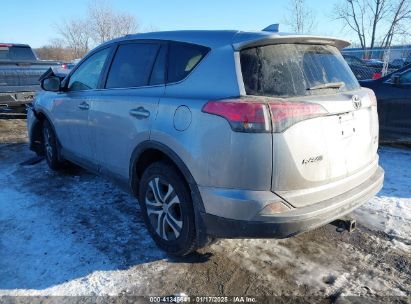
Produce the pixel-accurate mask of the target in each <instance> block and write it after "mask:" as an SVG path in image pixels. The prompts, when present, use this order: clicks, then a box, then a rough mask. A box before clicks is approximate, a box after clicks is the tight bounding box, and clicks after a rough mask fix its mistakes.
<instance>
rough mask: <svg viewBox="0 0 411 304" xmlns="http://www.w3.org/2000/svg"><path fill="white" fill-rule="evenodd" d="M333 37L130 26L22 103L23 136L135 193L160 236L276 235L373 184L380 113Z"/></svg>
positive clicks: (326, 218) (343, 206) (289, 232)
mask: <svg viewBox="0 0 411 304" xmlns="http://www.w3.org/2000/svg"><path fill="white" fill-rule="evenodd" d="M347 45H348V43H347V42H345V41H342V40H338V39H331V38H323V37H311V36H297V35H286V34H278V33H270V32H266V31H262V32H256V33H255V32H237V31H176V32H157V33H145V34H138V35H128V36H126V37H123V38H119V39H116V40H113V41H111V42H108V43H105V44H103V45H101V46H99V47H97V48H96V49H95V50H93V51H92V52H90V53H89V54H88V55H87V56H86V57H85V58H84V59H83V60H82V61H81V62H80V63H79V64H78V65H76V67H75V68H74V69H73V70H72V71H71V73H70V74H69V75H68V76H67V77H66V78H65V79H64V81H61V79H60V78H58V77H49V78H47V79H44V80H43V82H42V86H43V88H44V89H45V90H47V91H49V92H46V93H42V94H39V95H38V96H37V97H36V100H35V102H34V105H33V108H32V109H31V110H30V111H29V114H28V130H29V138H30V148H31V149H32V150H34V151H36V152H37V153H38V154H40V155H45V157H46V160H47V163H48V165H49V166H50V168H51V169H53V170H57V169H60V168H62V167H63V166H64V161H66V160H67V161H70V162H73V163H76V164H78V165H80V166H82V167H84V168H88V169H90V170H92V171H93V172H97V173H99V174H103V175H107V176H111V177H113V178H115V179H116V180H118V181H120V182H121V183H122V184H123V185H125V186H126V188H128V189H130V191H132V193H134V195H135V196H136V197H137V198H138V201H139V203H140V207H141V214H142V216H143V218H144V220H145V222H146V225H147V228H148V231H149V233H150V234H151V236H152V237H153V239H154V240H155V241H156V243H157V244H158V245H159V246H160V247H161V248H163V249H164V250H166V251H167V252H169V253H171V254H176V255H185V254H188V253H190V252H192V251H193V250H195V249H197V248H199V247H202V246H205V245H206V244H208V242H209V241H211V240H213V239H214V238H244V237H246V238H250V237H270V238H284V237H290V236H294V235H296V234H299V233H301V232H303V231H306V230H309V229H313V228H315V227H319V226H322V225H324V224H326V223H329V222H331V221H334V220H335V219H338V218H340V217H342V216H344V215H346V214H348V213H349V212H351V211H352V210H353V209H355V208H357V207H358V206H360V205H361V204H362V203H364V202H366V201H367V200H368V199H370V198H371V197H373V196H374V195H375V194H376V193H377V192H378V191H379V190H380V189H381V187H382V184H383V177H384V173H383V170H382V169H381V168H380V167H379V166H378V155H377V149H378V117H377V109H376V100H375V96H374V94H373V92H372V91H371V90H369V89H363V88H361V87H360V86H359V84H358V81H357V80H356V78H355V77H354V75H353V74H352V72H351V71H350V69H349V68H348V65H347V64H346V62H345V61H344V59H343V58H342V56H341V54H340V52H339V49H340V48H342V47H345V46H347Z"/></svg>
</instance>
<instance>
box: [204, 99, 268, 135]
mask: <svg viewBox="0 0 411 304" xmlns="http://www.w3.org/2000/svg"><path fill="white" fill-rule="evenodd" d="M203 112H204V113H209V114H214V115H218V116H221V117H224V118H225V119H226V120H227V121H228V122H229V123H230V126H231V129H233V131H237V132H250V133H258V132H270V131H271V128H270V114H269V113H268V108H267V106H266V104H265V103H260V102H247V101H243V100H226V101H209V102H208V103H207V104H206V105H205V106H204V107H203Z"/></svg>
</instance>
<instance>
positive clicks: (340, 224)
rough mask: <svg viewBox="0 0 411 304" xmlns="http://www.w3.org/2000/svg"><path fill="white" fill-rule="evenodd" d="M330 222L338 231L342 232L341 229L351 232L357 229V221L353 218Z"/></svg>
mask: <svg viewBox="0 0 411 304" xmlns="http://www.w3.org/2000/svg"><path fill="white" fill-rule="evenodd" d="M331 224H332V225H334V226H336V227H337V231H338V232H343V231H345V230H347V231H348V232H350V233H351V232H353V231H354V230H355V229H357V222H356V220H355V219H353V218H342V219H337V220H335V221H334V222H332V223H331Z"/></svg>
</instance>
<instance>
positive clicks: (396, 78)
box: [391, 74, 401, 86]
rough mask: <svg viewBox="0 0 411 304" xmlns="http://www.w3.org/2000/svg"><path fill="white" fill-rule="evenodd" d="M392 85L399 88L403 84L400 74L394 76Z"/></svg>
mask: <svg viewBox="0 0 411 304" xmlns="http://www.w3.org/2000/svg"><path fill="white" fill-rule="evenodd" d="M391 84H392V85H395V86H399V85H400V84H401V76H400V75H399V74H394V75H392V76H391Z"/></svg>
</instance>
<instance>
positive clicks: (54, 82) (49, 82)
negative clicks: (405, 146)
mask: <svg viewBox="0 0 411 304" xmlns="http://www.w3.org/2000/svg"><path fill="white" fill-rule="evenodd" d="M60 87H61V79H60V78H59V77H57V76H52V77H48V78H45V79H43V80H42V81H41V88H42V89H43V90H44V91H50V92H58V91H60Z"/></svg>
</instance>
